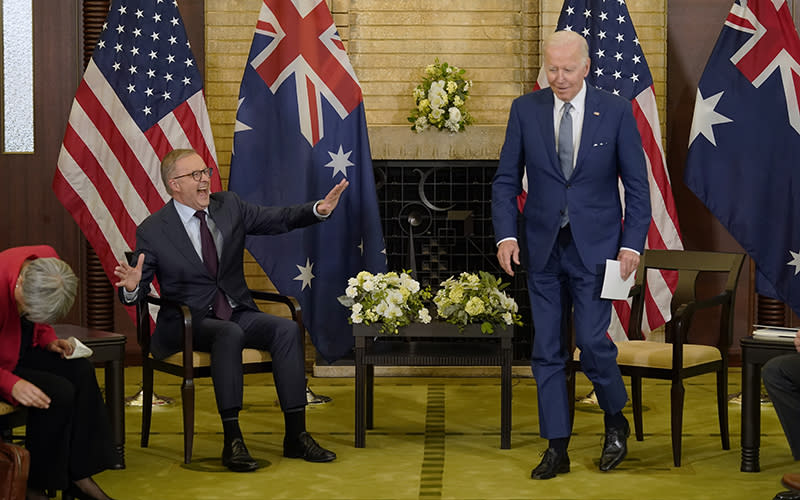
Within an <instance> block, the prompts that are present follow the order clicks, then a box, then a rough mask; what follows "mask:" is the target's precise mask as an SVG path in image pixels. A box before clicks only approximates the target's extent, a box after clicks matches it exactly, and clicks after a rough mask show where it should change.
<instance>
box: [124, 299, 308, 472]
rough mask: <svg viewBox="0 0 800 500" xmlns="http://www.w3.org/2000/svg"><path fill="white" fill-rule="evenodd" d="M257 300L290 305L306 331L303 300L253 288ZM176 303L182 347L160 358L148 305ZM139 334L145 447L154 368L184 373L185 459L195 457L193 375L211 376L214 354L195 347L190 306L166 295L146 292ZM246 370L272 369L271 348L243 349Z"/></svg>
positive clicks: (140, 308) (139, 309)
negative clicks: (152, 346) (152, 338)
mask: <svg viewBox="0 0 800 500" xmlns="http://www.w3.org/2000/svg"><path fill="white" fill-rule="evenodd" d="M250 294H251V295H252V296H253V299H254V300H256V302H259V301H262V302H278V303H281V304H284V305H286V307H288V308H289V312H290V313H291V317H292V319H293V320H294V321H296V322H297V324H298V326H299V327H300V332H301V334H302V332H305V327H304V326H303V319H302V314H301V310H300V304H299V303H298V302H297V301H296V300H295V299H294V298H293V297H288V296H285V295H279V294H276V293H269V292H263V291H259V290H250ZM151 304H152V305H157V306H160V307H175V308H178V309H180V310H181V312H182V314H183V331H182V332H181V334H182V337H183V351H182V352H178V353H176V354H173V355H172V356H170V357H168V358H166V359H162V360H157V359H155V358H153V356H152V354H151V353H150V314H149V309H150V308H149V306H150V305H151ZM136 336H137V339H138V341H139V346H140V347H141V349H142V398H143V401H144V402H145V404H143V405H142V442H141V445H142V447H147V445H148V441H149V437H150V418H151V416H152V411H153V409H152V405H151V404H147V403H149V402H150V401H152V399H153V370H159V371H162V372H166V373H171V374H172V375H175V376H178V377H182V378H183V383H182V384H181V402H182V404H183V461H184V463H187V464H188V463H190V462H191V461H192V445H193V441H194V379H196V378H201V377H210V376H211V355H210V354H209V353H207V352H199V351H195V350H194V349H193V348H192V338H193V337H192V314H191V312H190V311H189V308H188V306H186V305H185V304H181V303H179V302H175V301H170V300H167V299H163V298H159V297H153V296H147V297H145V299H144V300H143V301H141V302H139V303H138V304H137V305H136ZM242 364H243V365H244V373H262V372H271V371H272V357H271V356H270V354H269V352H267V351H261V350H257V349H243V350H242Z"/></svg>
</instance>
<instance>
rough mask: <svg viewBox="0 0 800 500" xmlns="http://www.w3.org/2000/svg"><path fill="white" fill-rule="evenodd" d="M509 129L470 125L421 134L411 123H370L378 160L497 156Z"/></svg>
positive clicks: (370, 138)
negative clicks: (455, 131) (457, 129)
mask: <svg viewBox="0 0 800 500" xmlns="http://www.w3.org/2000/svg"><path fill="white" fill-rule="evenodd" d="M505 131H506V127H505V126H504V125H503V126H500V125H470V126H468V127H467V128H466V130H464V131H463V132H459V133H456V134H451V133H450V132H445V131H441V130H436V129H428V130H426V131H424V132H422V133H421V134H417V133H416V132H413V131H412V130H411V126H410V125H407V126H406V125H379V126H371V127H369V143H370V148H371V150H372V159H374V160H497V159H498V158H499V157H500V148H501V147H502V146H503V140H504V139H505Z"/></svg>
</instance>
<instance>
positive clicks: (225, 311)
mask: <svg viewBox="0 0 800 500" xmlns="http://www.w3.org/2000/svg"><path fill="white" fill-rule="evenodd" d="M194 216H195V217H197V218H198V219H200V249H201V252H202V254H203V263H204V264H205V265H206V269H208V272H209V273H210V274H211V276H213V277H214V279H217V267H218V261H217V247H216V246H215V245H214V238H213V237H212V236H211V230H210V229H208V223H207V222H206V213H205V212H204V211H203V210H198V211H197V212H195V213H194ZM231 313H232V310H231V305H230V303H228V299H227V298H226V297H225V294H224V293H223V292H222V290H220V289H219V287H217V294H216V296H215V297H214V315H215V316H216V317H217V318H219V319H224V320H228V319H230V318H231Z"/></svg>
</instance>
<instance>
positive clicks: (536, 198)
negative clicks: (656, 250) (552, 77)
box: [492, 84, 650, 271]
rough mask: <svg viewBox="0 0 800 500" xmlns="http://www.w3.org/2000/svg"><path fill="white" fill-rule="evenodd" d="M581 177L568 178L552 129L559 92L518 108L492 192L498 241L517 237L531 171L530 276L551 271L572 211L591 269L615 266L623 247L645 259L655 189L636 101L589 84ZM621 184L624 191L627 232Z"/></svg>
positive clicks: (577, 173) (522, 101)
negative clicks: (565, 216) (564, 220)
mask: <svg viewBox="0 0 800 500" xmlns="http://www.w3.org/2000/svg"><path fill="white" fill-rule="evenodd" d="M585 85H587V89H586V109H585V112H584V119H583V129H582V132H581V143H580V146H579V148H578V152H577V155H578V156H577V159H576V163H575V170H574V171H573V172H572V176H571V177H570V179H569V180H567V179H565V178H564V175H563V174H562V172H561V167H560V164H559V161H558V155H557V153H556V144H555V132H554V131H555V127H554V124H553V103H554V98H553V92H552V91H551V90H550V89H549V88H546V89H542V90H539V91H537V92H532V93H529V94H526V95H523V96H521V97H519V98H517V99H515V100H514V102H513V103H512V105H511V112H510V116H509V119H508V127H507V129H506V139H505V144H504V145H503V149H502V152H501V154H500V162H499V164H498V168H497V173H496V174H495V177H494V181H493V184H492V222H493V224H494V230H495V238H496V241H498V242H499V241H500V240H502V239H504V238H508V237H517V214H518V213H519V210H518V208H517V203H516V197H517V195H518V194H520V192H521V191H522V188H521V186H522V174H523V169H524V168H525V167H526V166H527V173H528V197H527V201H526V203H525V208H524V211H523V217H524V221H525V231H526V236H527V247H528V269H529V270H531V271H540V270H542V269H543V268H544V266H545V264H546V263H547V259H548V258H549V256H550V252H551V251H552V249H553V245H554V243H555V239H556V236H557V235H558V231H559V223H560V220H561V212H562V211H563V209H564V207H565V206H568V207H569V220H570V227H571V229H572V235H573V238H574V241H575V245H576V247H577V249H578V252H579V254H580V257H581V260H582V261H583V264H584V265H585V266H586V268H587V269H590V270H593V271H594V270H596V269H598V266H600V265H604V264H605V260H606V259H614V258H616V256H617V253H618V252H619V249H620V247H627V248H632V249H634V250H637V251H639V252H642V251H643V250H644V243H645V237H646V236H647V230H648V228H649V226H650V188H649V184H648V179H647V166H646V163H645V158H644V152H643V151H642V142H641V138H640V136H639V132H638V129H637V128H636V121H635V119H634V117H633V111H632V107H631V103H630V101H628V100H627V99H624V98H622V97H617V96H614V95H613V94H611V93H608V92H605V91H602V90H598V89H596V88H594V87H592V86H590V85H588V84H585ZM618 178H621V179H622V183H623V185H624V187H625V227H624V231H623V227H622V224H621V220H622V204H621V201H620V196H619V190H618Z"/></svg>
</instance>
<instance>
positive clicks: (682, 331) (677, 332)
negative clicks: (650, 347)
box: [668, 290, 733, 346]
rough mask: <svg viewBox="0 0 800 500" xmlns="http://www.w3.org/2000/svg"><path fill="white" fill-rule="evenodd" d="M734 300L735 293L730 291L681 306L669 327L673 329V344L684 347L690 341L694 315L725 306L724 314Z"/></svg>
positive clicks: (674, 314) (673, 315)
mask: <svg viewBox="0 0 800 500" xmlns="http://www.w3.org/2000/svg"><path fill="white" fill-rule="evenodd" d="M732 300H733V293H731V292H730V291H729V290H725V291H724V292H722V293H720V294H719V295H716V296H714V297H711V298H710V299H706V300H701V301H692V302H687V303H685V304H681V305H680V307H678V309H677V310H676V311H675V312H674V313H673V314H672V319H671V320H670V321H669V324H668V328H669V326H671V327H672V329H671V330H672V331H671V333H672V339H673V344H676V345H678V346H681V345H683V344H684V343H686V342H687V341H688V335H689V327H690V326H691V324H692V319H693V318H694V313H695V312H697V311H699V310H701V309H709V308H711V307H716V306H720V305H721V306H723V313H724V309H725V307H724V306H725V305H730V303H731V301H732Z"/></svg>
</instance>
